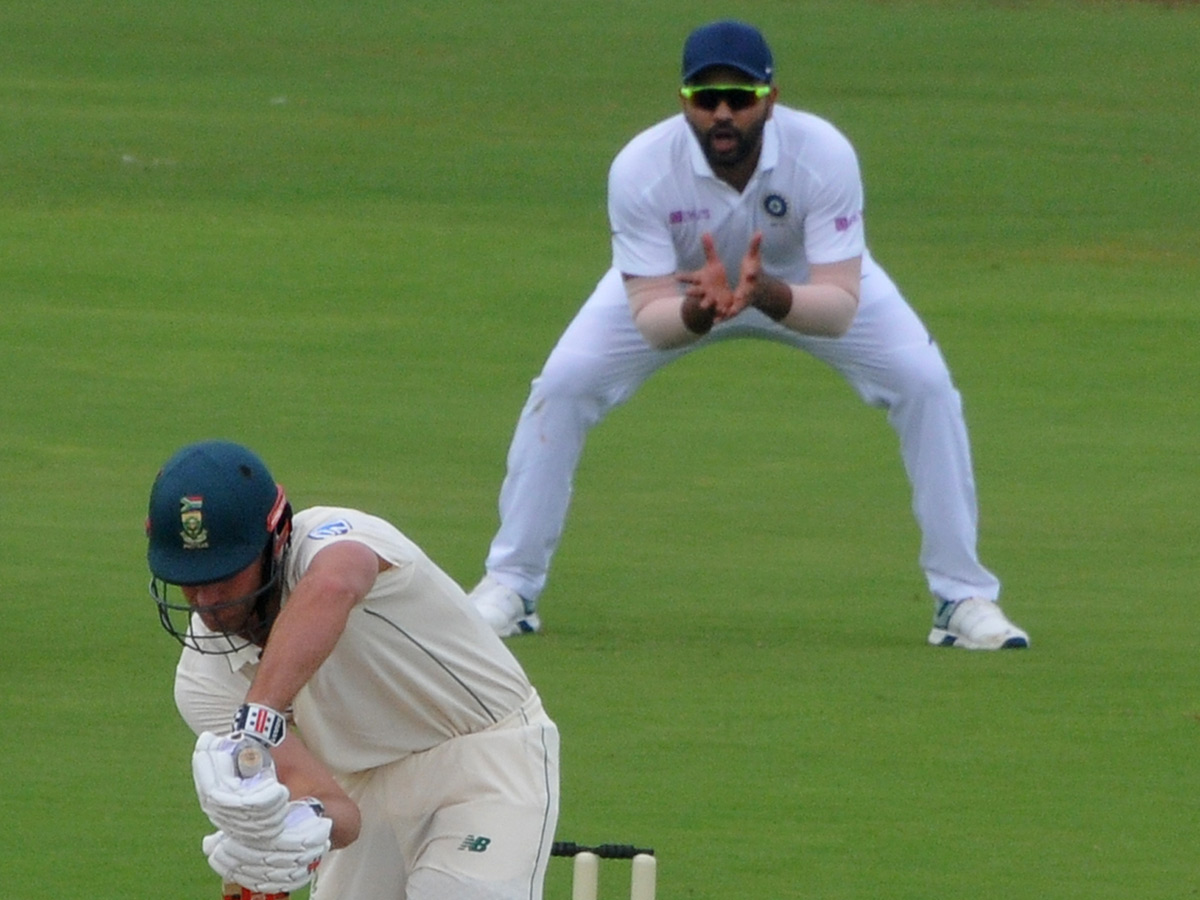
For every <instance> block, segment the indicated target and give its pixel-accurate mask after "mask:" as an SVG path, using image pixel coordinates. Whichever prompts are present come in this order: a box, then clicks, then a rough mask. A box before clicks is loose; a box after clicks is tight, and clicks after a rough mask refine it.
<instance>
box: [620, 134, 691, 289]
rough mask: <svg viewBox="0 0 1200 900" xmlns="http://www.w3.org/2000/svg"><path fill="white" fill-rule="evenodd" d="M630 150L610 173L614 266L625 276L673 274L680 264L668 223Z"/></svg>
mask: <svg viewBox="0 0 1200 900" xmlns="http://www.w3.org/2000/svg"><path fill="white" fill-rule="evenodd" d="M638 157H639V154H637V153H636V152H634V151H633V150H632V149H631V148H630V147H626V148H625V149H624V150H622V151H621V152H620V153H618V154H617V158H616V159H615V160H613V164H612V166H611V167H610V168H609V171H608V222H609V226H610V227H611V228H612V251H613V267H614V268H615V269H617V271H619V272H622V273H623V274H625V275H640V276H648V277H654V276H658V275H670V274H671V273H673V272H674V271H675V270H676V268H678V264H677V262H676V255H675V244H674V241H672V239H671V232H670V229H669V226H668V223H667V222H666V221H665V220H664V219H663V216H662V215H661V213H660V212H659V211H658V210H656V209H655V208H654V206H653V204H652V203H651V202H650V201H651V197H650V185H651V184H652V182H650V179H648V178H646V177H644V176H645V175H646V174H647V173H645V172H643V171H642V167H641V166H640V165H639V159H638Z"/></svg>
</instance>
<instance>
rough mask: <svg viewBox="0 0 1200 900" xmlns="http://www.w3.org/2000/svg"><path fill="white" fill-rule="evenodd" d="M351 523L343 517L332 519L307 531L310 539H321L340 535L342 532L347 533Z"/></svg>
mask: <svg viewBox="0 0 1200 900" xmlns="http://www.w3.org/2000/svg"><path fill="white" fill-rule="evenodd" d="M350 529H351V525H350V523H349V522H347V521H346V520H345V519H334V520H333V521H332V522H326V523H325V524H324V525H318V526H317V527H316V528H314V529H313V530H312V531H310V532H309V533H308V537H309V539H310V540H314V541H323V540H325V538H331V537H341V536H342V535H343V534H349V533H350Z"/></svg>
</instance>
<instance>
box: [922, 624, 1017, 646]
mask: <svg viewBox="0 0 1200 900" xmlns="http://www.w3.org/2000/svg"><path fill="white" fill-rule="evenodd" d="M929 643H930V644H931V645H933V646H934V647H958V648H960V649H962V650H1026V649H1028V648H1029V638H1027V637H1022V636H1021V635H1017V634H1014V635H1013V636H1012V637H1010V638H1006V639H1005V640H1004V641H1003V642H1002V643H1000V644H998V645H997V646H995V647H992V646H988V645H987V644H976V643H974V642H972V641H968V640H965V639H964V638H960V637H957V636H956V635H953V634H951V633H950V632H949V631H946V629H944V628H935V629H933V631H931V632H929Z"/></svg>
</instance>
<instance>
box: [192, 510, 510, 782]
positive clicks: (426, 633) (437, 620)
mask: <svg viewBox="0 0 1200 900" xmlns="http://www.w3.org/2000/svg"><path fill="white" fill-rule="evenodd" d="M337 541H358V542H359V543H362V544H365V545H366V546H368V547H370V548H371V549H372V550H374V551H375V553H376V554H378V555H379V556H380V558H382V559H384V560H386V561H387V562H389V563H391V568H389V569H386V570H385V571H383V572H381V573H380V574H379V577H378V578H377V579H376V581H375V585H374V587H373V588H372V589H371V591H370V593H369V594H368V595H367V596H366V597H365V598H364V599H363V600H362V601H360V602H359V604H358V605H357V606H356V607H355V608H354V609H353V610H352V611H351V613H350V617H349V620H348V621H347V623H346V630H345V632H344V633H343V634H342V636H341V638H340V639H339V641H338V643H337V645H336V646H335V647H334V649H333V652H332V653H331V654H330V655H329V657H328V658H327V659H326V660H325V662H324V663H323V664H322V665H321V667H320V669H318V670H317V672H316V673H315V674H314V675H313V677H312V678H311V679H310V680H309V682H308V684H306V685H305V686H304V688H302V689H301V691H300V693H299V694H298V695H297V696H296V700H295V703H294V705H293V713H294V722H295V726H296V728H297V730H298V731H299V733H300V734H301V736H302V737H303V740H304V743H305V744H306V745H307V746H308V748H309V749H310V750H311V751H312V752H313V754H314V755H315V756H316V757H317V758H318V759H320V760H321V761H322V762H324V763H325V765H326V766H328V767H329V769H330V770H332V771H333V772H335V773H346V772H356V771H361V770H364V769H369V768H373V767H376V766H379V765H383V764H385V763H389V762H392V761H394V760H397V759H400V758H402V757H404V756H407V755H409V754H411V753H416V752H419V751H422V750H427V749H429V748H430V747H433V746H436V745H437V744H440V743H442V742H444V741H446V740H448V739H449V738H452V737H456V736H458V735H464V734H471V733H473V732H477V731H481V730H483V729H485V728H488V727H489V726H491V725H493V724H495V723H496V722H497V721H499V720H500V719H502V718H504V717H505V716H507V715H508V714H510V713H512V712H513V711H514V710H516V709H518V707H520V706H521V704H522V703H523V702H525V701H526V700H527V699H529V698H530V697H531V696H532V695H533V693H534V691H533V687H532V685H531V684H530V682H529V679H528V678H527V677H526V675H525V672H524V671H523V670H522V668H521V666H520V663H518V662H517V660H516V658H515V657H514V656H513V655H512V653H511V652H509V650H508V648H507V647H505V646H504V643H503V641H501V640H500V639H499V638H498V637H496V635H495V634H494V633H493V632H492V630H491V629H490V628H489V627H488V625H487V624H486V623H485V622H484V621H483V619H481V618H480V617H479V614H478V613H477V612H475V610H474V609H473V608H471V605H470V602H469V601H468V600H467V599H466V594H465V593H464V592H463V590H462V588H461V587H460V586H459V585H458V584H457V583H455V582H454V580H453V579H451V578H450V576H448V575H447V574H446V573H445V572H443V571H442V570H441V569H440V568H439V567H438V566H437V565H435V564H434V563H433V561H432V560H430V559H429V557H427V556H426V555H425V553H424V552H423V551H422V550H421V549H420V548H419V547H418V546H417V545H416V544H414V543H413V542H412V541H410V540H409V539H408V538H407V537H405V536H404V535H403V534H402V533H401V532H400V531H399V530H398V529H396V528H395V527H394V526H392V525H391V524H389V523H387V522H385V521H384V520H382V519H379V518H376V517H375V516H371V515H368V514H366V513H363V512H359V511H357V510H352V509H341V508H336V507H313V508H311V509H306V510H303V511H302V512H300V513H297V514H296V516H295V519H294V520H293V529H292V542H291V549H290V550H289V552H288V555H287V557H286V560H285V572H284V579H285V584H284V603H285V604H286V602H287V595H288V594H289V593H290V591H291V590H292V589H293V588H294V587H295V586H296V583H297V582H298V581H299V580H300V578H301V577H302V576H303V575H304V572H305V570H306V569H307V568H308V566H309V564H310V563H311V562H312V559H313V557H314V556H315V555H316V554H317V552H318V551H320V550H321V549H322V548H324V547H327V546H329V545H330V544H332V543H335V542H337ZM193 627H194V628H195V629H196V632H197V633H198V634H203V633H205V631H206V630H205V629H204V626H203V624H202V623H201V622H200V620H199V619H198V618H196V617H193ZM258 656H259V651H258V648H256V647H251V648H247V649H245V650H243V651H241V652H240V653H237V654H233V655H229V656H215V655H206V654H201V653H197V652H195V651H194V650H189V649H185V650H184V651H183V655H182V656H181V657H180V660H179V665H178V667H177V669H176V677H175V702H176V705H177V706H178V707H179V711H180V713H181V714H182V715H183V718H184V720H185V721H186V722H187V723H188V725H189V726H191V728H192V729H193V730H194V731H196V732H197V733H199V732H201V731H206V730H207V731H214V732H217V733H224V732H226V731H228V730H229V726H230V722H231V720H232V718H233V714H234V712H235V711H236V710H237V708H238V706H240V705H241V703H242V702H243V700H244V699H245V695H246V691H247V690H248V689H249V687H250V682H251V680H252V679H253V677H254V673H255V672H256V671H257V668H258Z"/></svg>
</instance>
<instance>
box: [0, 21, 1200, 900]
mask: <svg viewBox="0 0 1200 900" xmlns="http://www.w3.org/2000/svg"><path fill="white" fill-rule="evenodd" d="M731 13H732V14H736V15H740V16H742V17H745V18H748V19H751V20H753V21H755V22H756V23H757V24H759V25H760V26H761V27H762V28H763V29H764V31H765V32H766V34H767V36H768V38H769V39H770V40H771V41H772V44H773V47H774V50H775V55H776V59H777V64H778V73H779V75H778V79H779V84H780V88H781V92H782V99H783V102H788V103H792V104H794V105H797V106H801V107H803V108H806V109H810V110H812V111H814V112H817V113H820V114H822V115H825V116H827V117H829V118H831V119H833V120H834V121H835V122H836V123H837V124H838V125H839V126H840V127H841V128H842V129H843V130H844V131H846V132H847V133H848V134H849V135H850V137H851V138H852V140H853V141H854V142H855V144H856V146H857V147H858V149H859V152H860V156H861V161H862V165H863V169H864V175H865V180H866V187H867V199H868V215H867V222H868V231H869V239H870V243H871V245H872V249H873V251H874V253H875V255H876V256H877V257H878V258H879V260H880V261H881V262H882V263H883V264H884V266H885V267H887V268H888V269H889V271H890V272H891V274H892V275H893V276H894V277H895V278H896V280H897V281H898V282H899V284H900V285H901V286H902V288H904V289H905V292H906V293H907V295H908V296H909V298H910V300H911V301H912V303H913V305H914V306H915V307H916V308H917V309H918V310H919V311H920V312H921V313H922V315H923V316H924V317H925V319H926V321H927V322H928V324H929V325H930V327H931V329H932V330H933V331H934V333H935V334H936V335H937V337H938V339H939V341H940V343H941V344H942V347H943V349H944V352H945V354H946V356H947V358H948V360H949V362H950V365H951V368H952V370H953V371H954V373H955V376H956V379H957V381H958V384H959V386H960V388H961V389H962V391H963V393H964V396H965V398H966V403H967V413H968V421H969V423H970V426H971V429H972V438H973V442H974V451H975V459H976V465H977V478H978V482H979V489H980V501H981V508H982V552H983V556H984V560H985V562H987V563H988V564H989V565H991V566H992V567H993V568H995V569H996V570H997V572H998V573H999V574H1000V576H1001V577H1002V579H1003V580H1004V582H1005V593H1004V601H1005V608H1006V610H1007V611H1008V612H1009V614H1010V615H1011V616H1012V617H1013V618H1014V619H1015V620H1016V621H1017V622H1019V623H1020V624H1021V625H1023V626H1024V627H1026V628H1028V629H1029V631H1030V632H1031V634H1032V637H1033V641H1034V647H1033V649H1032V650H1031V651H1030V652H1028V653H1018V654H1002V655H988V654H985V655H972V654H966V653H960V652H941V651H935V650H933V649H931V648H928V647H926V646H924V643H923V642H924V637H925V633H926V630H927V628H928V619H929V613H930V606H929V603H928V600H927V598H926V596H925V591H924V585H923V579H922V577H921V574H920V572H919V571H918V569H917V567H916V563H915V559H916V544H917V534H916V528H915V526H914V524H913V523H912V520H911V517H910V516H909V513H908V498H907V486H906V483H905V481H904V478H903V474H902V471H901V468H900V464H899V458H898V455H897V453H896V449H895V442H894V438H893V436H892V433H891V432H890V430H889V429H888V428H887V426H886V423H885V422H884V420H883V418H882V416H881V415H880V414H879V413H878V412H877V411H874V410H869V409H867V408H865V407H863V406H861V405H860V404H859V403H858V401H857V400H856V399H855V397H854V396H853V395H852V393H851V392H850V391H849V390H848V389H847V388H846V387H845V386H844V385H843V384H842V383H840V382H839V381H838V380H837V379H836V378H834V377H833V376H831V375H830V374H829V373H828V372H826V371H825V370H824V369H823V368H821V367H820V366H818V365H816V364H815V363H813V361H811V360H809V359H807V358H803V357H799V356H796V355H793V354H789V353H786V352H785V351H782V350H781V349H779V348H776V347H771V346H758V345H747V344H741V345H736V346H730V345H726V346H723V347H720V348H716V349H714V350H712V351H709V352H706V353H702V354H697V355H695V356H693V357H690V358H688V359H686V360H684V361H682V362H681V363H679V364H677V365H676V366H674V367H672V368H670V369H668V370H667V371H665V372H663V373H662V374H660V375H659V376H657V377H656V378H655V379H653V380H652V381H651V382H650V383H649V384H647V386H646V387H645V388H644V390H643V391H642V392H641V393H640V394H639V395H638V396H637V397H636V398H635V399H634V401H633V402H632V403H630V404H629V405H628V406H627V407H625V408H623V409H621V410H619V411H617V412H616V413H614V414H613V416H612V417H611V418H610V420H609V421H608V422H606V423H605V424H604V425H602V426H601V427H600V428H598V429H597V430H596V431H595V433H594V434H593V436H592V439H591V440H590V442H589V445H588V449H587V452H586V454H585V457H584V462H583V465H582V467H581V469H580V472H579V477H578V481H577V485H576V501H575V504H574V507H573V510H572V515H571V518H570V520H569V523H568V529H567V533H566V536H565V540H564V543H563V546H562V548H561V551H560V553H559V555H558V557H557V560H556V565H555V568H554V571H553V573H552V579H551V586H550V588H549V590H548V591H547V593H546V594H545V595H544V597H543V603H542V611H543V616H544V620H545V622H546V629H547V630H546V633H545V634H544V635H543V636H541V637H538V638H537V639H526V640H521V641H517V642H515V643H514V644H513V647H514V650H515V651H516V652H517V654H518V655H519V656H520V658H521V659H522V661H523V662H524V663H525V664H526V666H527V668H528V670H529V672H530V674H531V675H532V677H533V678H534V681H535V682H536V683H537V684H538V686H539V688H540V690H541V692H542V694H543V696H544V698H545V701H546V704H547V707H548V708H549V710H550V711H551V713H552V715H553V716H554V717H555V718H556V719H557V721H558V722H559V724H560V726H561V729H562V733H563V813H562V817H561V821H560V829H559V835H560V837H561V838H563V839H571V840H577V841H583V842H592V841H619V842H624V841H632V842H642V843H648V844H652V845H653V846H655V847H656V849H657V850H658V853H659V858H660V870H659V879H660V881H659V896H660V898H663V900H682V898H690V900H733V898H764V900H765V898H823V900H876V898H887V900H918V898H920V900H926V898H934V897H937V898H941V897H946V898H968V900H976V898H999V897H1003V898H1005V900H1023V898H1029V900H1045V898H1055V900H1058V898H1064V900H1065V898H1079V900H1109V898H1111V900H1130V898H1136V900H1159V898H1162V900H1167V898H1171V900H1177V898H1181V897H1192V896H1196V895H1197V894H1200V874H1198V872H1197V867H1196V858H1195V842H1196V822H1197V815H1196V802H1197V795H1198V793H1200V791H1198V788H1200V778H1198V771H1200V767H1198V766H1197V748H1198V747H1200V684H1198V682H1197V663H1196V660H1197V646H1198V644H1200V633H1198V627H1197V616H1196V612H1195V601H1196V570H1197V553H1196V550H1195V545H1196V539H1197V534H1200V453H1198V452H1197V451H1198V450H1200V404H1198V403H1197V400H1196V386H1197V385H1198V384H1200V353H1198V352H1197V346H1196V343H1197V338H1198V336H1200V263H1198V261H1197V258H1198V256H1200V202H1198V200H1197V198H1198V196H1200V164H1198V163H1197V156H1196V148H1197V146H1200V114H1198V112H1197V108H1196V102H1195V97H1196V86H1197V84H1200V54H1197V52H1196V48H1197V46H1200V8H1197V6H1196V5H1195V4H1174V5H1158V4H1145V3H1117V2H1108V3H1105V2H1099V3H1082V2H1079V3H1074V2H1066V0H1062V2H1049V0H1047V2H1029V3H1015V2H1014V3H995V4H992V3H950V2H919V0H911V2H895V3H883V2H868V0H825V2H790V3H785V2H761V3H755V4H749V5H746V6H745V8H744V9H731V8H730V7H729V6H727V5H725V4H718V3H714V2H711V0H694V2H691V3H684V2H680V0H657V2H654V3H650V4H639V3H633V2H611V3H607V4H572V3H563V2H558V3H551V2H543V0H514V2H511V3H502V4H501V3H485V2H479V0H462V2H459V3H454V4H446V5H444V6H436V5H428V6H416V5H414V6H413V7H412V8H408V7H406V6H405V5H397V4H391V3H382V2H371V0H364V2H360V3H354V4H350V3H337V2H332V0H331V2H305V0H300V2H294V3H290V4H282V3H259V4H251V3H245V2H241V0H232V2H226V3H223V4H219V5H215V6H211V7H210V6H208V5H206V4H186V3H181V2H176V0H159V2H156V3H151V2H148V0H116V2H111V3H104V4H92V5H88V6H81V5H80V4H74V3H67V2H63V0H47V2H45V3H41V4H6V5H4V6H3V7H2V8H0V34H2V35H3V44H4V51H3V53H0V123H3V124H2V126H0V127H2V128H3V135H4V140H3V141H0V547H2V548H3V549H2V550H0V554H2V555H0V611H2V618H3V622H4V649H3V651H0V717H2V721H3V722H4V727H3V728H2V729H0V759H2V760H3V765H2V767H0V823H2V830H3V832H4V833H5V835H6V837H5V839H4V840H3V841H0V895H2V896H3V897H5V898H11V900H34V898H38V897H55V898H57V900H77V898H78V900H82V898H89V900H91V898H97V897H139V898H140V897H145V898H158V897H163V896H170V897H173V898H180V900H193V898H194V900H206V898H211V897H215V896H216V895H217V883H216V878H215V876H214V875H213V874H212V873H211V872H210V870H209V869H208V867H207V865H206V863H205V860H204V858H203V856H202V855H201V854H200V852H199V841H200V837H201V835H202V834H203V833H204V827H205V825H206V824H207V823H206V821H205V820H204V817H203V815H202V813H200V811H199V809H198V807H197V805H196V802H195V797H194V793H193V790H192V786H191V776H190V767H189V757H190V751H191V744H192V739H191V737H190V736H189V734H188V732H187V730H186V728H185V727H184V726H183V724H182V723H181V722H180V721H179V720H178V717H177V716H176V714H175V711H174V706H173V703H172V699H171V678H172V669H173V663H174V659H175V657H176V649H177V648H176V647H175V645H174V643H173V642H172V641H170V639H169V638H167V636H166V635H165V634H163V633H162V632H161V630H160V629H159V627H158V624H157V621H156V619H155V613H154V609H153V606H152V604H151V602H150V600H149V599H148V597H147V595H146V591H145V582H146V580H147V573H146V571H145V563H144V538H143V536H142V522H143V519H144V516H145V501H146V495H147V492H148V489H149V483H150V480H151V479H152V477H153V475H154V473H155V471H156V468H157V466H158V465H159V464H160V463H161V462H162V461H163V460H164V459H165V458H166V457H167V456H168V455H170V453H171V452H172V451H173V450H174V449H175V448H176V447H177V446H179V445H180V444H183V443H186V442H189V441H191V440H195V439H199V438H204V437H218V436H219V437H228V438H233V439H236V440H240V441H243V442H245V443H247V444H249V445H251V446H252V447H254V448H255V449H257V450H258V451H259V452H260V453H262V454H263V456H264V457H265V458H266V459H267V460H268V461H269V462H270V464H271V466H272V468H273V469H274V471H275V474H276V476H277V477H278V478H279V479H280V480H281V481H283V482H284V484H285V485H286V486H287V487H288V489H289V492H290V493H291V495H292V497H293V499H294V500H295V501H296V502H297V503H298V504H299V505H310V504H314V503H324V502H336V503H344V504H350V505H358V506H361V507H363V508H366V509H368V510H371V511H373V512H377V513H379V514H382V515H384V516H386V517H388V518H390V519H392V520H393V521H395V522H396V523H397V524H398V525H400V527H401V528H403V529H404V530H405V531H406V532H407V533H408V534H409V535H410V536H412V537H413V538H415V539H416V540H417V541H418V542H420V543H421V544H422V545H423V546H424V547H425V548H426V549H427V550H428V551H429V552H430V553H431V555H433V556H434V557H435V558H436V559H437V560H439V561H440V562H441V563H442V565H443V566H444V567H445V568H446V569H447V571H449V572H450V573H451V574H452V575H453V576H454V577H456V578H457V579H458V580H459V581H461V582H463V583H464V585H466V586H468V587H469V586H470V585H472V584H473V583H474V582H475V580H476V579H477V578H478V577H479V575H480V574H481V567H482V560H483V556H484V553H485V551H486V547H487V543H488V541H489V539H490V537H491V534H492V531H493V530H494V527H495V524H496V513H495V504H496V494H497V491H498V488H499V483H500V478H501V476H502V474H503V462H504V454H505V451H506V449H507V445H508V440H509V437H510V435H511V430H512V427H513V424H514V422H515V419H516V415H517V412H518V409H519V407H520V404H521V403H522V401H523V400H524V397H525V393H526V390H527V387H528V382H529V380H530V379H531V378H532V377H533V376H534V375H535V374H536V372H537V370H538V368H539V367H540V365H541V363H542V361H543V359H544V357H545V355H546V353H547V352H548V351H549V349H550V347H551V345H552V344H553V342H554V340H555V339H556V337H557V336H558V334H559V332H560V331H561V329H562V328H563V326H564V325H565V324H566V323H567V321H569V319H570V317H571V316H572V315H573V313H574V311H575V310H576V308H577V307H578V305H579V304H580V303H581V302H582V300H583V299H584V297H585V296H586V295H587V293H588V292H589V291H590V289H591V287H592V285H593V283H594V282H595V280H596V279H597V278H598V277H599V275H600V274H601V272H602V271H603V269H604V268H605V266H606V265H607V263H608V258H609V250H608V241H607V222H606V221H605V216H604V182H605V175H606V172H607V166H608V163H609V160H610V159H611V157H612V155H613V154H614V153H615V152H616V150H617V149H618V148H619V147H620V146H621V145H622V144H623V143H624V142H625V141H626V140H627V139H628V138H630V137H631V136H632V135H633V134H634V133H635V132H636V131H638V130H639V129H640V128H642V127H645V126H647V125H649V124H650V123H652V122H654V121H656V120H657V119H659V118H662V117H663V116H665V115H668V114H670V113H671V112H672V111H673V109H674V108H675V107H674V104H675V101H674V98H673V91H674V88H675V86H676V79H677V77H678V75H677V73H678V54H679V47H680V45H681V43H682V40H683V38H684V36H685V35H686V34H687V32H688V31H689V30H690V29H691V28H692V27H693V26H695V25H697V24H699V23H701V22H703V21H706V20H708V19H712V18H719V17H723V16H726V15H729V14H731ZM626 877H627V876H626V873H625V870H624V867H622V866H621V865H612V866H610V867H606V868H605V870H604V872H603V874H602V879H603V884H604V885H606V886H607V889H608V891H609V892H610V893H609V894H608V896H609V897H614V898H615V897H618V896H621V895H622V893H623V892H624V891H626V887H625V886H624V879H625V878H626ZM568 881H569V871H568V867H567V865H566V864H565V863H562V862H561V861H559V862H556V863H555V865H554V866H552V870H551V876H550V882H549V886H548V891H547V896H548V900H566V898H567V897H568V896H569V885H568ZM345 900H352V898H345Z"/></svg>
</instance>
